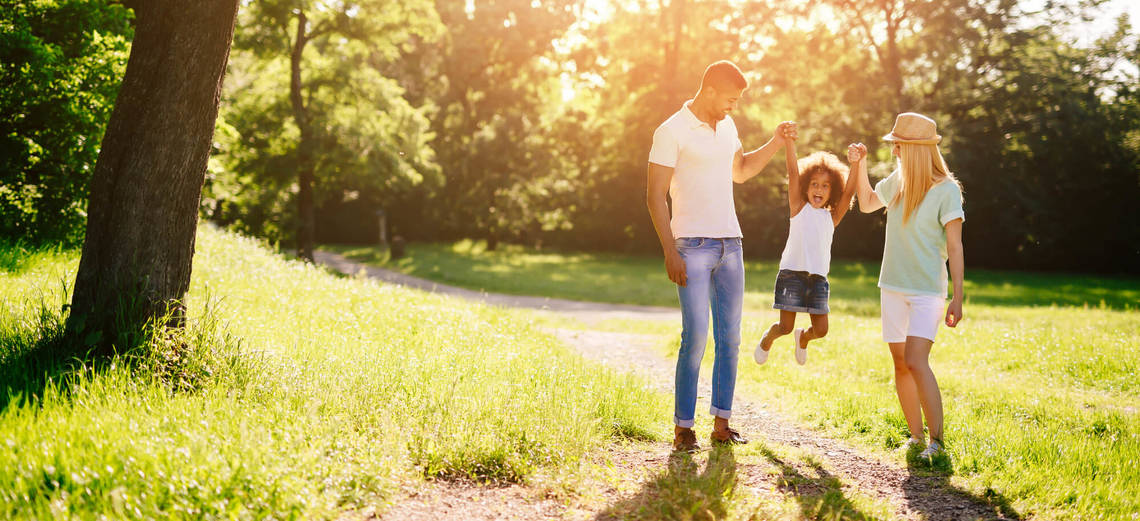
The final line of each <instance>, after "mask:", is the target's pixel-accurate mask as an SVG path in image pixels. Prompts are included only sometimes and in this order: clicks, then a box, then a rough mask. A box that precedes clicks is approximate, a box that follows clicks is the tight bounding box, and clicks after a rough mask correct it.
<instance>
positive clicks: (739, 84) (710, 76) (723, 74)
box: [701, 60, 748, 90]
mask: <svg viewBox="0 0 1140 521" xmlns="http://www.w3.org/2000/svg"><path fill="white" fill-rule="evenodd" d="M728 86H732V87H736V88H738V89H740V90H744V89H747V88H748V79H747V78H745V77H744V73H743V72H740V67H737V66H736V64H735V63H732V62H730V61H728V60H721V61H718V62H716V63H713V64H712V65H709V68H707V69H705V76H704V78H702V79H701V89H704V88H705V87H712V88H714V89H723V88H725V87H728Z"/></svg>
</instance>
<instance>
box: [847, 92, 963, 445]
mask: <svg viewBox="0 0 1140 521" xmlns="http://www.w3.org/2000/svg"><path fill="white" fill-rule="evenodd" d="M935 130H936V126H935V123H934V120H932V119H930V118H928V117H926V116H922V115H920V114H915V113H912V112H907V113H904V114H899V116H898V118H897V119H896V120H895V126H894V128H893V129H892V130H891V133H890V134H887V135H886V136H883V140H884V141H887V142H890V143H892V145H893V146H892V148H891V155H893V156H895V157H897V158H898V168H897V169H896V170H895V171H894V172H893V173H892V174H891V175H890V176H888V177H887V178H886V179H883V180H882V181H879V183H878V184H877V185H875V189H874V190H872V189H871V184H870V181H868V179H867V169H866V168H865V167H864V168H861V169H859V181H858V183H859V185H858V186H859V208H860V209H861V210H862V211H863V212H864V213H870V212H873V211H875V210H878V209H880V208H883V207H886V209H887V240H886V244H885V245H884V246H883V267H882V270H881V271H880V273H879V288H880V290H881V298H882V316H883V341H885V342H887V344H888V345H889V346H890V349H891V357H892V359H893V360H894V366H895V391H896V392H897V393H898V397H899V404H900V405H901V406H902V410H903V416H905V417H906V423H907V427H908V428H909V429H910V436H911V437H910V439H909V440H907V442H906V446H907V447H908V448H909V447H917V446H921V445H922V444H923V443H925V441H924V436H923V431H922V414H923V413H924V412H925V413H926V425H927V427H928V428H929V430H930V445H929V446H927V447H926V449H925V450H923V451H922V453H921V454H920V455H919V457H920V458H924V459H927V460H932V459H933V458H934V457H935V456H938V455H940V454H941V453H942V452H943V443H942V394H941V392H940V391H939V390H938V381H937V380H935V378H934V373H933V372H932V371H931V370H930V360H929V358H930V349H931V347H933V345H934V337H935V334H936V333H937V332H938V322H939V320H940V319H943V316H944V321H945V322H946V325H947V326H948V327H954V326H957V325H958V322H960V321H961V320H962V298H963V296H962V272H963V271H964V269H965V267H964V265H963V261H962V222H963V221H964V220H965V214H964V213H963V212H962V189H961V187H960V186H959V184H958V180H957V179H955V178H954V175H953V174H951V173H950V170H949V169H948V168H947V167H946V161H945V160H944V159H943V158H942V153H941V152H939V150H938V146H937V143H938V141H939V140H940V139H942V138H941V136H939V135H938V134H937V133H935ZM857 147H862V144H859V145H857ZM947 260H949V261H950V276H951V278H953V280H954V297H953V299H952V300H951V301H950V305H949V306H945V303H946V279H947V277H946V276H947V272H946V262H947ZM944 306H945V310H946V311H945V315H943V312H942V310H943V307H944Z"/></svg>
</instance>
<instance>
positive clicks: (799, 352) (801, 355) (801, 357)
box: [792, 327, 807, 365]
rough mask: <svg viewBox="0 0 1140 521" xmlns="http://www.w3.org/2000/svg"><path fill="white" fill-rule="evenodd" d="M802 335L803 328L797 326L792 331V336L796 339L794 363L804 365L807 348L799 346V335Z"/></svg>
mask: <svg viewBox="0 0 1140 521" xmlns="http://www.w3.org/2000/svg"><path fill="white" fill-rule="evenodd" d="M803 335H804V328H802V327H797V328H796V330H795V331H792V338H794V339H795V340H796V363H797V364H800V365H804V364H806V363H807V348H805V347H800V337H802V336H803Z"/></svg>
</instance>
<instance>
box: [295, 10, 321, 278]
mask: <svg viewBox="0 0 1140 521" xmlns="http://www.w3.org/2000/svg"><path fill="white" fill-rule="evenodd" d="M307 31H308V18H306V17H305V11H303V10H302V11H299V12H298V15H297V38H296V40H294V42H293V55H292V57H291V58H292V59H291V73H292V77H291V79H290V81H289V101H290V103H292V105H293V121H294V122H295V123H296V124H297V128H298V129H299V130H300V131H301V142H300V143H298V144H297V218H298V221H299V222H298V223H297V256H299V257H301V258H302V259H305V260H307V261H309V262H313V249H314V248H316V243H315V239H314V237H313V236H314V233H315V231H316V218H315V216H314V215H313V178H314V177H315V175H314V173H313V128H312V124H311V119H310V117H309V109H308V107H306V106H305V99H304V98H303V97H302V95H301V94H302V93H301V88H302V85H301V57H302V55H304V52H305V44H307V43H309V36H308V35H307V34H306V32H307Z"/></svg>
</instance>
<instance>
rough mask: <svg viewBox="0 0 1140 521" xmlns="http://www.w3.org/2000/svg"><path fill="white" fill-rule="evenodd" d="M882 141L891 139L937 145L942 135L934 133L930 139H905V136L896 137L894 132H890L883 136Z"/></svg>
mask: <svg viewBox="0 0 1140 521" xmlns="http://www.w3.org/2000/svg"><path fill="white" fill-rule="evenodd" d="M883 141H893V142H895V143H910V144H912V145H937V144H938V142H939V141H942V136H939V135H938V134H935V135H934V137H932V138H930V139H906V138H901V137H898V136H896V135H895V133H894V132H891V133H890V134H887V135H885V136H883Z"/></svg>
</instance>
